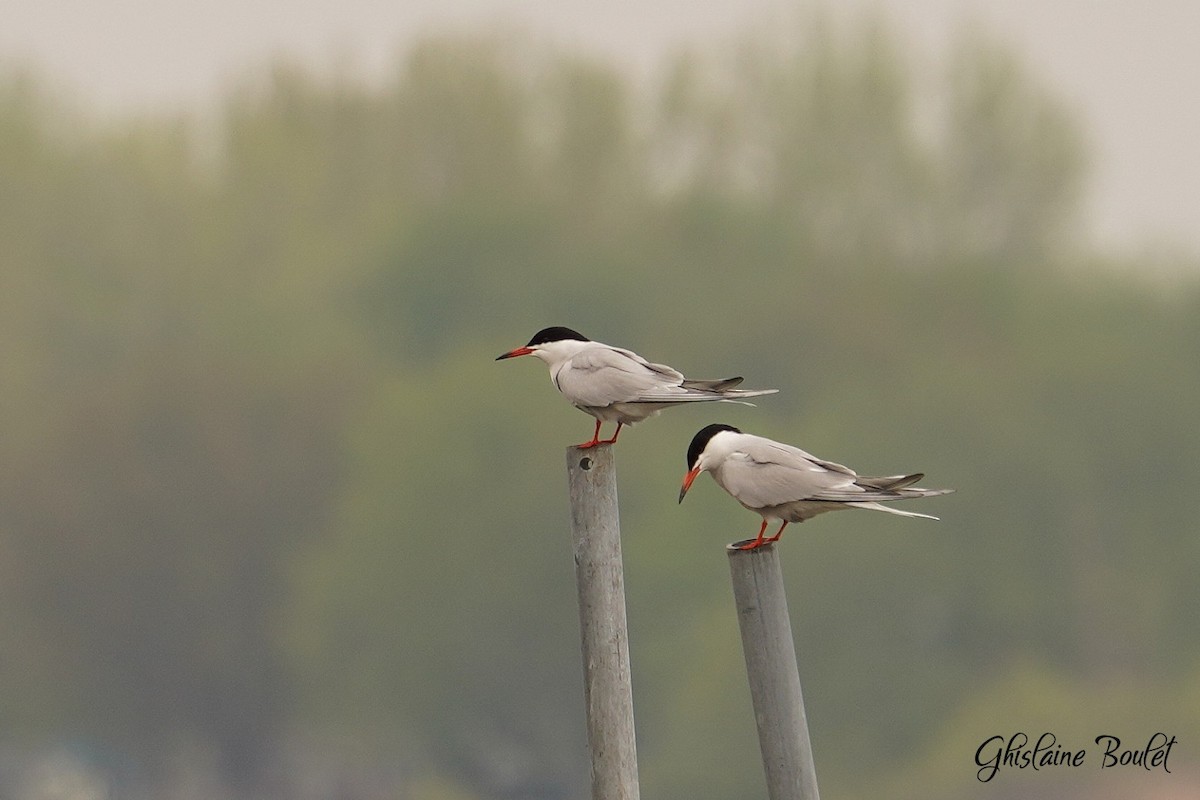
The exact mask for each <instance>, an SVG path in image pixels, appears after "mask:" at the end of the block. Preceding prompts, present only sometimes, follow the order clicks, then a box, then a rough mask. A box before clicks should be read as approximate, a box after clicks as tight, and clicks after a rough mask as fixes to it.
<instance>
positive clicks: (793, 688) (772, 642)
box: [726, 544, 819, 800]
mask: <svg viewBox="0 0 1200 800" xmlns="http://www.w3.org/2000/svg"><path fill="white" fill-rule="evenodd" d="M726 550H727V552H728V553H729V569H730V573H731V574H732V576H733V597H734V600H735V601H736V603H737V616H738V626H739V627H740V628H741V631H742V650H743V652H744V653H745V656H746V674H747V676H748V677H749V679H750V698H751V700H752V701H753V704H754V719H755V722H756V723H757V725H758V745H759V748H760V749H761V750H762V758H763V770H764V771H765V772H766V776H767V796H768V797H769V798H770V800H818V799H819V795H818V794H817V773H816V770H815V768H814V767H813V756H812V742H811V741H810V740H809V738H808V721H807V719H806V718H805V716H804V697H803V696H802V695H801V693H800V672H799V670H798V669H797V667H796V648H795V645H794V644H793V642H792V623H791V619H790V618H789V616H788V608H787V596H786V595H785V593H784V588H783V572H782V570H781V569H780V567H779V554H778V552H776V549H775V546H774V545H773V544H767V545H763V546H761V547H757V548H755V549H753V550H738V549H737V546H736V545H734V544H731V545H729V546H728V547H727V548H726Z"/></svg>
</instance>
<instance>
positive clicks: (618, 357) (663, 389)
mask: <svg viewBox="0 0 1200 800" xmlns="http://www.w3.org/2000/svg"><path fill="white" fill-rule="evenodd" d="M597 344H598V346H597V347H589V348H587V349H585V350H582V351H580V352H579V353H577V354H576V355H574V356H573V357H572V358H571V359H570V360H569V361H567V363H566V364H564V365H563V367H562V368H561V369H560V370H559V371H558V374H557V375H555V377H554V382H555V383H556V384H557V385H558V388H559V390H560V391H561V392H562V393H563V394H564V395H565V396H566V397H567V399H568V400H570V401H571V402H572V403H575V404H576V405H581V406H599V407H602V406H610V405H612V404H613V403H629V402H649V401H650V400H649V398H653V397H661V398H667V397H670V398H671V399H673V400H674V399H679V396H680V395H682V394H684V393H686V391H687V390H685V389H683V388H682V386H681V384H682V383H683V375H682V374H681V373H680V372H679V371H678V370H675V369H672V368H671V367H668V366H667V365H666V364H651V363H650V362H648V361H646V359H644V358H642V357H641V356H639V355H638V354H637V353H634V352H633V351H631V350H624V349H622V348H619V347H610V346H609V345H603V344H599V343H597Z"/></svg>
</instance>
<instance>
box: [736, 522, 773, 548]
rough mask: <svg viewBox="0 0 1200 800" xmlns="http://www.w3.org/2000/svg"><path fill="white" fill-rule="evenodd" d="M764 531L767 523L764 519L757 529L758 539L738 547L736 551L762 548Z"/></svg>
mask: <svg viewBox="0 0 1200 800" xmlns="http://www.w3.org/2000/svg"><path fill="white" fill-rule="evenodd" d="M766 529H767V521H766V520H765V519H764V520H763V524H762V527H761V528H759V529H758V538H757V539H755V540H754V541H753V542H748V543H746V544H744V545H741V546H740V547H738V550H753V549H754V548H756V547H762V545H763V541H764V540H763V531H765V530H766Z"/></svg>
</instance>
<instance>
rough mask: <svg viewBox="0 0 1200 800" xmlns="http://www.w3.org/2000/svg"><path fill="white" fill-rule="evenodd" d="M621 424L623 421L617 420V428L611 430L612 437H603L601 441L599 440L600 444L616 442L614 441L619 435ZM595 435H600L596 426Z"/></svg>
mask: <svg viewBox="0 0 1200 800" xmlns="http://www.w3.org/2000/svg"><path fill="white" fill-rule="evenodd" d="M623 424H624V423H622V422H618V423H617V429H616V430H615V431H613V438H611V439H605V440H604V441H603V442H600V444H616V443H617V437H618V436H620V435H621V426H622V425H623ZM596 435H597V436H599V435H600V428H596Z"/></svg>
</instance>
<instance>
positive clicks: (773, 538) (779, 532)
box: [763, 519, 787, 542]
mask: <svg viewBox="0 0 1200 800" xmlns="http://www.w3.org/2000/svg"><path fill="white" fill-rule="evenodd" d="M763 524H764V525H765V524H766V523H765V522H764V523H763ZM786 527H787V520H786V519H785V520H784V521H783V524H782V525H780V526H779V530H777V531H775V535H774V536H768V537H767V538H766V539H763V541H764V542H778V541H779V537H780V536H783V529H784V528H786Z"/></svg>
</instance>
